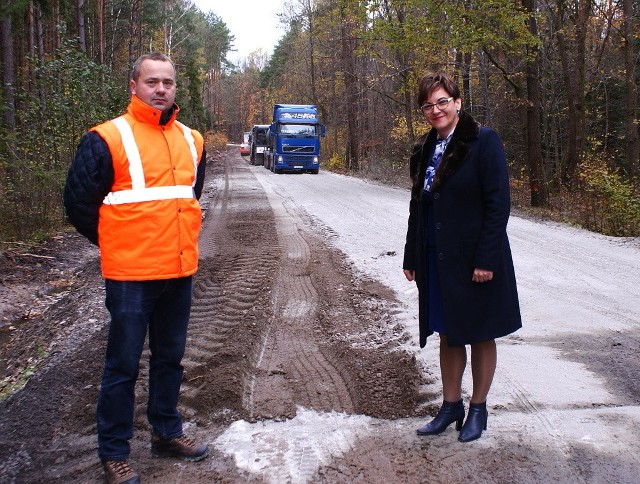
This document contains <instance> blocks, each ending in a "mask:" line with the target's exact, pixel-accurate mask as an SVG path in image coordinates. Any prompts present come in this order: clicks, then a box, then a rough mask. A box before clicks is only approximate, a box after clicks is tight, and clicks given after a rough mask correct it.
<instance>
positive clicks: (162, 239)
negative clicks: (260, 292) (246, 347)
mask: <svg viewBox="0 0 640 484" xmlns="http://www.w3.org/2000/svg"><path fill="white" fill-rule="evenodd" d="M178 111H179V109H178V108H177V107H176V110H175V112H174V114H173V116H172V117H171V119H170V120H169V122H167V123H166V124H165V125H162V126H161V125H160V124H159V121H160V116H161V114H162V112H161V111H159V110H158V109H155V108H153V107H151V106H148V105H147V104H145V103H143V102H142V101H140V100H139V99H138V98H137V97H136V96H132V97H131V102H130V104H129V107H128V108H127V112H126V113H125V114H124V115H122V116H120V117H119V118H116V119H114V120H111V121H107V122H106V123H103V124H100V125H98V126H96V127H94V128H92V131H96V132H97V133H98V134H99V135H100V136H101V137H102V138H103V139H104V140H105V142H106V143H107V145H108V147H109V151H110V153H111V158H112V161H113V169H114V181H113V186H112V187H111V192H110V193H109V194H108V195H107V196H106V197H105V199H104V203H103V204H102V206H101V207H100V212H99V213H100V216H99V221H98V244H99V246H100V259H101V263H102V275H103V277H104V278H105V279H114V280H119V281H144V280H155V279H171V278H176V277H185V276H190V275H192V274H194V273H195V272H196V271H197V269H198V236H199V234H200V224H201V220H202V213H201V211H200V205H199V204H198V200H197V199H196V198H195V194H194V191H193V186H194V184H195V181H196V171H197V167H198V164H199V162H200V158H201V157H202V152H203V147H204V142H203V139H202V136H201V135H200V133H198V132H197V131H195V130H192V129H190V128H188V127H186V126H184V125H183V124H181V123H179V122H177V121H176V116H177V114H178Z"/></svg>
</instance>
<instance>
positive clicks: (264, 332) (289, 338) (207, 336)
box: [181, 157, 354, 420]
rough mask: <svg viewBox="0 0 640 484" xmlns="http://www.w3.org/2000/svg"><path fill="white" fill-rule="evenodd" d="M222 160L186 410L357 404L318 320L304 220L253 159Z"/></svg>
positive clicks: (289, 412)
mask: <svg viewBox="0 0 640 484" xmlns="http://www.w3.org/2000/svg"><path fill="white" fill-rule="evenodd" d="M219 168H222V169H223V173H222V174H220V173H218V175H222V176H221V177H220V176H218V177H217V181H213V182H212V183H214V184H215V185H216V186H217V187H218V190H215V194H214V196H213V197H212V198H211V199H210V200H209V201H208V202H207V203H206V207H207V208H206V219H205V222H204V224H203V230H202V234H201V238H200V249H201V263H200V270H199V272H198V274H197V276H196V278H195V286H194V299H193V307H192V314H191V322H190V328H189V341H188V346H187V351H186V354H185V358H184V360H183V365H184V367H185V378H184V380H183V386H182V395H181V402H182V404H183V405H184V406H185V408H184V409H183V411H184V412H185V414H186V415H196V414H198V413H202V411H210V410H206V409H205V407H204V405H203V404H207V405H208V406H209V409H210V408H212V407H218V408H220V407H226V408H231V409H233V410H235V411H236V412H238V413H239V414H242V415H243V416H245V417H246V418H249V419H251V420H256V419H260V418H283V417H284V418H287V417H292V416H294V415H295V413H296V406H298V405H301V406H304V407H307V408H311V409H316V410H326V411H329V410H336V411H345V412H352V411H353V410H354V406H353V403H352V401H351V397H350V394H349V390H348V388H347V385H346V384H345V382H344V381H343V379H342V377H341V375H340V372H339V371H338V370H337V369H336V368H334V366H333V365H332V364H331V363H330V362H329V361H328V360H327V358H326V357H325V356H324V355H323V353H322V352H321V351H320V349H319V347H318V343H317V342H316V339H317V336H316V334H315V332H314V331H313V330H312V329H311V328H314V327H317V323H315V322H314V318H315V317H316V311H317V307H318V291H317V289H316V287H315V286H314V282H313V279H312V271H313V267H311V266H312V264H313V261H312V258H311V251H310V248H309V245H308V243H307V242H306V240H305V237H304V234H303V232H304V230H305V228H304V223H303V221H302V220H301V219H300V218H299V217H298V216H297V215H296V214H295V210H294V209H293V208H292V207H287V206H286V204H287V203H286V202H283V201H282V200H278V198H279V197H277V196H275V195H273V194H270V195H266V194H265V193H264V192H263V190H262V187H261V185H260V183H258V182H257V180H256V178H255V176H254V175H253V174H252V172H251V170H250V168H249V167H248V166H244V165H243V164H242V163H239V162H237V161H236V160H233V159H231V160H230V159H229V158H228V157H225V162H224V166H223V167H222V166H220V167H219ZM274 212H275V216H274ZM272 288H273V289H272ZM248 329H249V332H248V333H247V330H248ZM235 348H237V349H238V350H237V351H236V350H234V349H235ZM212 373H213V374H215V375H211V374H212ZM212 387H213V388H212ZM211 404H215V405H211ZM209 416H211V415H209Z"/></svg>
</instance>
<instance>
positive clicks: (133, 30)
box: [128, 0, 141, 66]
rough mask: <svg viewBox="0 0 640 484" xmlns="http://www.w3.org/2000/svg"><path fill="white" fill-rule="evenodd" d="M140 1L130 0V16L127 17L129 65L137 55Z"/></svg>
mask: <svg viewBox="0 0 640 484" xmlns="http://www.w3.org/2000/svg"><path fill="white" fill-rule="evenodd" d="M140 2H141V0H132V1H131V16H130V18H129V20H130V22H129V34H130V36H129V63H128V65H129V66H131V65H133V63H134V62H135V60H136V59H137V57H138V54H137V53H138V49H139V46H138V45H137V44H138V35H139V32H138V30H139V24H138V17H139V16H140Z"/></svg>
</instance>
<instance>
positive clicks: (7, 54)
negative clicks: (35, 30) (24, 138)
mask: <svg viewBox="0 0 640 484" xmlns="http://www.w3.org/2000/svg"><path fill="white" fill-rule="evenodd" d="M9 3H10V0H4V1H3V2H2V10H1V11H2V12H5V14H4V15H5V16H3V17H2V19H1V20H0V31H1V33H0V36H1V39H2V40H1V44H2V84H3V87H4V105H5V109H4V112H3V113H2V120H3V121H4V123H5V124H6V125H7V126H9V127H10V128H15V126H16V103H15V96H14V93H15V77H14V69H15V66H14V64H13V39H12V35H13V29H12V25H11V16H10V14H9V13H8V4H9Z"/></svg>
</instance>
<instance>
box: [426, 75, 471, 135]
mask: <svg viewBox="0 0 640 484" xmlns="http://www.w3.org/2000/svg"><path fill="white" fill-rule="evenodd" d="M447 100H449V101H448V102H447ZM438 102H440V104H441V105H438ZM461 104H462V101H461V100H460V99H459V98H458V99H453V98H452V97H451V96H450V95H449V93H448V92H447V91H446V90H445V89H444V88H443V87H439V88H438V89H436V90H435V91H433V92H432V93H431V94H430V95H429V97H428V98H427V99H425V101H424V102H423V103H422V106H421V108H420V109H421V111H422V114H423V115H424V117H425V119H426V120H427V123H429V124H430V125H431V126H433V128H435V130H436V131H437V132H438V134H439V135H440V137H441V138H444V137H446V136H448V135H449V133H451V131H452V130H453V128H455V126H456V124H458V111H459V110H460V106H461Z"/></svg>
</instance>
